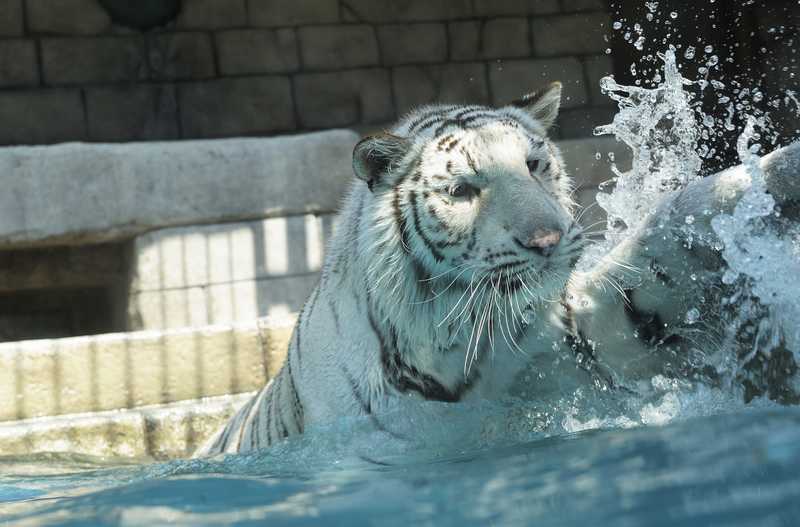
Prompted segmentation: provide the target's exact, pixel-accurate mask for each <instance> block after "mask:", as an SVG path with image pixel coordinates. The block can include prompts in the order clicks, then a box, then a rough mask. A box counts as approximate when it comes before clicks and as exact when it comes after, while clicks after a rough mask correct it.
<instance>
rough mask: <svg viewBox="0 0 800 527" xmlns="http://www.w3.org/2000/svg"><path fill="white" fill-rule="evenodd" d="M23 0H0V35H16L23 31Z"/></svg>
mask: <svg viewBox="0 0 800 527" xmlns="http://www.w3.org/2000/svg"><path fill="white" fill-rule="evenodd" d="M22 1H23V0H0V35H2V36H4V37H17V36H21V35H22V34H23V33H25V23H24V16H23V8H22Z"/></svg>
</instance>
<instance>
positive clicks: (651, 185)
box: [594, 47, 702, 245]
mask: <svg viewBox="0 0 800 527" xmlns="http://www.w3.org/2000/svg"><path fill="white" fill-rule="evenodd" d="M659 56H660V57H661V59H662V60H663V61H664V76H663V80H662V81H661V82H660V83H659V84H658V85H657V86H656V87H655V88H649V89H648V88H641V87H637V86H623V85H621V84H618V83H617V82H616V81H615V80H614V79H613V78H612V77H604V78H603V79H602V80H601V81H600V88H601V89H602V91H603V93H605V94H606V95H608V96H609V97H610V98H611V99H613V100H614V101H616V102H617V105H618V107H619V112H618V113H617V114H616V115H615V116H614V120H613V122H612V123H611V124H607V125H603V126H598V127H597V128H596V129H595V132H594V133H595V135H614V136H615V137H616V138H617V140H618V141H622V142H623V143H625V144H626V145H628V147H630V149H631V151H632V152H633V164H632V168H631V170H629V171H627V172H622V171H620V170H619V168H618V167H617V166H616V165H612V167H611V170H612V171H613V173H614V175H615V177H614V178H613V179H612V181H613V183H614V186H613V189H612V190H611V191H610V192H606V191H605V190H607V188H606V187H605V186H604V187H603V188H601V190H602V192H599V193H598V194H597V203H598V204H599V205H600V206H601V207H602V208H603V209H605V210H606V212H607V214H608V232H607V233H606V238H607V239H608V240H609V241H610V242H611V245H614V244H616V243H618V242H619V241H621V240H622V239H623V238H624V237H625V236H626V235H627V234H628V233H629V232H632V231H633V230H635V229H636V228H637V227H638V226H640V225H641V224H642V222H643V221H644V220H645V219H646V218H647V217H648V216H649V215H650V214H652V213H653V212H654V211H655V208H656V206H657V204H658V203H659V202H660V201H661V200H662V199H663V198H664V196H665V194H668V193H671V192H674V191H676V190H678V189H680V188H683V187H684V186H685V185H686V184H687V183H689V182H690V181H692V180H694V179H696V178H698V177H699V176H698V174H699V173H700V167H701V163H702V161H701V159H700V155H699V154H698V153H697V152H698V148H697V144H698V137H699V130H698V125H697V122H696V120H695V112H694V109H693V108H692V96H691V94H690V93H689V92H687V91H686V90H684V89H683V88H684V86H686V85H690V84H692V82H691V81H689V80H688V79H685V78H684V77H682V76H681V74H680V72H679V71H678V66H677V63H676V60H675V48H674V47H670V48H669V50H667V52H666V53H664V54H663V55H659Z"/></svg>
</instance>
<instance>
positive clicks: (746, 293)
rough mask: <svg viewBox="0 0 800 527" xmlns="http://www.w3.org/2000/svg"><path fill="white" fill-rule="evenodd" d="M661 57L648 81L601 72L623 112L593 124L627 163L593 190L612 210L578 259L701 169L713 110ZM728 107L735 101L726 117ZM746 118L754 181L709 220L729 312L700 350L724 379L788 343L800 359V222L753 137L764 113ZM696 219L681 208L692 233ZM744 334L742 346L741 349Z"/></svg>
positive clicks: (621, 232)
mask: <svg viewBox="0 0 800 527" xmlns="http://www.w3.org/2000/svg"><path fill="white" fill-rule="evenodd" d="M659 57H660V58H661V60H662V61H663V63H664V70H663V77H662V76H661V75H660V74H659V75H657V77H656V79H655V82H656V83H657V85H656V86H655V87H653V88H642V87H638V86H623V85H620V84H618V83H617V82H615V81H614V79H613V78H611V77H606V78H604V79H602V81H601V88H602V90H603V91H604V93H606V94H607V95H608V96H609V97H610V98H612V99H613V100H614V101H616V102H617V105H618V107H619V112H618V113H617V115H616V116H615V117H614V120H613V122H612V123H611V124H608V125H604V126H600V127H598V128H597V129H596V130H595V133H596V134H597V135H600V134H610V135H613V136H615V137H616V138H617V140H619V141H622V142H623V143H625V144H626V145H627V146H628V147H629V148H630V149H631V151H632V154H633V164H632V168H631V170H629V171H627V172H623V171H620V170H619V169H618V168H617V167H616V166H612V170H613V172H614V176H615V177H614V178H613V179H612V180H611V184H609V185H607V186H605V187H601V192H599V193H598V195H597V202H598V204H599V205H600V206H601V207H602V208H603V209H605V210H606V212H607V214H608V231H607V234H606V238H607V240H606V243H605V244H601V245H600V246H599V247H598V248H596V249H595V254H592V255H591V257H590V258H587V259H586V260H584V262H582V263H583V264H584V265H587V264H586V263H585V262H587V261H589V262H591V261H594V260H596V258H597V256H598V255H601V254H603V253H605V252H606V251H608V250H609V249H610V248H611V247H613V246H615V245H616V244H618V243H619V242H620V241H622V240H623V239H625V238H626V237H627V236H629V235H630V233H631V232H634V231H635V229H637V228H638V227H639V226H641V225H642V224H643V223H644V221H645V219H646V218H648V217H649V216H650V215H651V214H652V213H653V212H655V209H656V206H657V204H658V203H660V202H662V200H663V199H665V198H666V197H667V196H668V195H669V194H670V193H673V192H675V191H677V190H679V189H681V188H683V187H684V186H686V185H687V184H689V183H691V182H692V181H693V180H696V179H699V178H700V177H701V176H700V170H701V164H702V161H701V156H700V155H699V154H698V152H702V151H703V144H702V141H703V137H704V136H703V134H702V130H703V126H705V124H704V123H705V121H706V120H708V119H706V117H709V116H705V115H703V114H701V113H700V112H699V111H697V109H696V107H697V105H696V104H693V98H692V95H691V93H690V91H688V90H687V89H686V88H687V87H689V86H692V85H694V84H698V83H695V82H693V81H690V80H688V79H686V78H684V77H683V76H681V74H680V72H679V70H678V66H677V63H676V57H675V48H673V47H670V48H669V49H668V50H667V51H666V52H665V53H664V54H663V55H659ZM706 83H707V82H706ZM700 87H701V88H702V86H700ZM733 112H734V109H733V107H731V108H730V114H729V115H728V118H729V119H730V118H731V117H733ZM712 120H713V119H712ZM747 123H748V124H747V127H746V129H745V130H744V132H743V133H742V134H741V136H740V137H739V139H738V142H737V151H738V154H739V157H740V160H741V162H742V165H743V166H742V167H740V168H739V169H738V170H743V171H744V172H745V173H746V175H747V176H748V177H749V179H750V182H751V184H750V186H749V188H748V190H747V191H746V192H745V193H744V195H743V197H742V198H741V200H740V201H739V202H738V204H737V205H736V207H735V209H734V210H733V211H732V212H731V213H730V214H719V215H718V216H716V217H714V218H713V219H712V222H711V225H712V228H713V231H714V233H715V234H716V237H717V241H716V242H715V243H714V249H716V250H719V251H720V252H721V255H722V257H723V259H724V261H725V264H726V271H725V273H724V275H723V276H722V282H723V283H724V284H726V285H727V286H729V291H731V293H730V294H729V296H728V297H727V298H725V299H724V300H723V303H724V304H725V306H726V309H727V316H728V317H729V319H730V320H729V321H728V326H727V328H726V329H725V335H726V339H725V340H724V343H723V345H722V346H721V348H720V349H719V350H714V351H713V352H712V350H705V351H707V352H708V353H707V355H706V357H705V360H706V361H707V363H708V365H709V366H711V367H713V368H714V369H715V371H716V372H717V374H718V375H719V376H720V378H721V379H722V380H723V381H722V382H723V384H727V385H728V386H729V387H730V388H732V387H733V386H734V385H735V384H737V383H739V384H741V382H742V380H745V379H748V378H749V377H752V373H753V372H752V370H753V367H752V365H751V363H752V362H753V361H755V360H760V361H761V362H760V363H759V364H758V367H759V368H761V369H767V368H768V367H769V366H768V362H769V360H770V358H771V354H773V353H777V351H776V350H791V351H790V352H793V354H794V362H795V363H798V362H800V327H798V324H797V321H798V320H800V286H799V285H798V284H796V283H794V284H792V283H790V280H789V278H788V277H792V276H794V277H797V276H800V258H798V254H800V243H799V242H798V238H800V236H798V232H797V228H796V227H791V226H788V224H787V223H786V222H783V223H781V220H780V211H779V210H776V207H775V201H774V199H773V198H772V196H771V195H770V194H769V193H768V192H767V185H766V182H765V177H764V174H763V171H762V169H761V166H760V158H759V156H758V153H759V152H760V151H761V145H760V144H759V143H758V141H759V140H760V139H761V138H762V137H770V134H771V132H770V130H769V120H768V119H767V118H765V117H764V116H759V117H758V119H756V118H753V117H749V118H747ZM693 220H694V218H692V217H688V216H687V218H686V226H685V228H686V229H687V234H689V236H688V237H689V239H691V231H692V223H693ZM598 253H599V254H598ZM695 311H697V310H696V309H692V310H690V311H689V313H693V312H695ZM742 341H746V344H747V346H748V348H747V349H745V350H744V351H743V350H742ZM773 362H774V361H773ZM792 376H794V374H792ZM792 382H794V383H795V384H798V383H797V381H796V380H794V381H792Z"/></svg>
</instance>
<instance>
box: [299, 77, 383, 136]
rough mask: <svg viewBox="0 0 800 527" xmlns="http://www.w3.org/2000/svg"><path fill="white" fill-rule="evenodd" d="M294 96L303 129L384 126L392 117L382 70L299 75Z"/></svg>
mask: <svg viewBox="0 0 800 527" xmlns="http://www.w3.org/2000/svg"><path fill="white" fill-rule="evenodd" d="M295 97H296V98H297V100H296V103H297V111H298V114H299V117H300V126H301V127H303V128H332V127H335V126H349V125H353V124H356V123H384V122H388V121H391V120H392V119H394V116H395V113H394V108H393V107H392V92H391V85H390V82H389V73H388V71H386V70H380V69H367V70H352V71H344V72H339V73H307V74H300V75H298V76H297V77H295Z"/></svg>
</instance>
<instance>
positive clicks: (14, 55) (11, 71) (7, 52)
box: [0, 40, 39, 88]
mask: <svg viewBox="0 0 800 527" xmlns="http://www.w3.org/2000/svg"><path fill="white" fill-rule="evenodd" d="M37 61H38V59H37V58H36V45H35V43H34V41H33V40H0V87H3V88H6V87H17V86H33V85H36V84H38V83H39V68H38V66H37Z"/></svg>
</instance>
